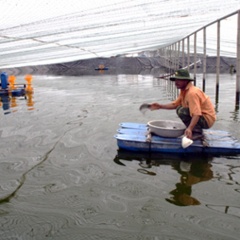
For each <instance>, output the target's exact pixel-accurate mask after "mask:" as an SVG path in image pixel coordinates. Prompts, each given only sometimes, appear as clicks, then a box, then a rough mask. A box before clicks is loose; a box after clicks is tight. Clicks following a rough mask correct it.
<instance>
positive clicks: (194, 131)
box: [149, 69, 216, 139]
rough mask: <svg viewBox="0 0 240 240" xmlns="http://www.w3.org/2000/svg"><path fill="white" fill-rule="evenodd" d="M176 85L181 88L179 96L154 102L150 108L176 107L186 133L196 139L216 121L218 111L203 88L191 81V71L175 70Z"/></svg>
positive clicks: (172, 78) (171, 78)
mask: <svg viewBox="0 0 240 240" xmlns="http://www.w3.org/2000/svg"><path fill="white" fill-rule="evenodd" d="M170 80H171V81H175V85H176V87H177V88H178V89H180V94H179V96H178V98H177V99H176V100H175V101H173V102H171V103H168V104H159V103H152V104H150V107H149V108H150V110H158V109H176V112H177V115H178V116H179V118H180V119H181V120H182V122H183V123H184V124H185V125H186V127H187V128H186V130H185V135H186V137H188V138H190V139H196V138H198V137H199V136H201V134H202V129H208V128H210V127H212V126H213V124H214V122H215V121H216V112H215V109H214V106H213V104H212V102H211V100H210V98H209V96H207V95H206V94H205V93H204V92H203V91H202V90H201V89H199V88H197V87H195V86H194V85H193V84H192V82H191V81H194V79H192V78H190V75H189V72H188V71H187V70H186V69H180V70H178V71H176V72H175V76H174V77H170Z"/></svg>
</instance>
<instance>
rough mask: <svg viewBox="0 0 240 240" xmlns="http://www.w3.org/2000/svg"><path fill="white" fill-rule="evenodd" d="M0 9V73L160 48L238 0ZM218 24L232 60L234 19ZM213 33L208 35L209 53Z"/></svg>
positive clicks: (12, 3)
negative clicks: (5, 70)
mask: <svg viewBox="0 0 240 240" xmlns="http://www.w3.org/2000/svg"><path fill="white" fill-rule="evenodd" d="M0 4H1V16H0V19H1V21H0V68H1V69H3V68H9V67H20V66H32V65H44V64H53V63H62V62H69V61H75V60H81V59H90V58H96V57H111V56H116V55H119V54H121V55H123V54H130V53H131V54H132V53H138V52H142V51H148V50H157V49H161V48H163V47H165V46H168V45H170V44H172V43H174V42H176V41H178V40H180V39H182V38H184V37H185V36H187V35H189V34H191V33H192V32H194V31H196V30H197V29H199V28H201V27H203V26H204V25H206V24H208V23H210V22H212V21H214V20H217V19H219V18H221V17H223V16H226V15H228V14H230V13H232V12H235V11H237V10H238V9H240V0H227V1H219V0H202V1H196V0H127V1H126V0H109V1H107V0H106V1H92V0H51V1H49V0H41V1H39V0H8V1H6V0H0ZM232 19H233V20H232ZM227 23H230V24H227ZM224 25H226V26H225V28H224V29H225V30H224V31H222V32H223V34H224V36H223V42H224V44H223V49H221V50H222V53H223V55H232V54H234V52H236V48H235V44H236V32H237V31H236V26H237V22H236V17H235V18H231V19H230V18H229V19H227V20H224ZM209 29H210V28H209ZM216 32H217V31H216V30H211V31H210V36H209V39H210V45H209V46H208V52H207V53H209V54H211V49H214V47H215V43H216V41H215V37H216ZM200 42H201V40H200ZM200 44H201V43H200ZM207 44H208V43H207ZM224 46H225V47H226V49H224ZM235 56H236V54H235ZM235 56H234V57H235Z"/></svg>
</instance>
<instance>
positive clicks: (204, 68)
mask: <svg viewBox="0 0 240 240" xmlns="http://www.w3.org/2000/svg"><path fill="white" fill-rule="evenodd" d="M206 47H207V44H206V28H203V87H202V88H203V91H205V83H206V66H207V51H206Z"/></svg>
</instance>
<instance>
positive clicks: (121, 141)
mask: <svg viewBox="0 0 240 240" xmlns="http://www.w3.org/2000/svg"><path fill="white" fill-rule="evenodd" d="M114 137H115V138H116V139H117V145H118V147H119V149H123V150H127V151H134V152H158V153H206V154H227V155H233V154H240V143H239V142H238V140H237V139H235V138H234V137H232V136H231V135H230V134H229V133H228V132H226V131H221V130H212V129H207V130H203V137H202V138H201V139H200V140H195V141H194V142H193V144H192V145H190V146H189V147H187V148H183V147H182V144H181V143H182V139H181V137H178V138H167V137H160V136H157V135H154V134H151V140H150V141H149V139H148V125H147V124H141V123H131V122H125V123H121V124H120V128H119V129H118V130H117V134H116V135H115V136H114Z"/></svg>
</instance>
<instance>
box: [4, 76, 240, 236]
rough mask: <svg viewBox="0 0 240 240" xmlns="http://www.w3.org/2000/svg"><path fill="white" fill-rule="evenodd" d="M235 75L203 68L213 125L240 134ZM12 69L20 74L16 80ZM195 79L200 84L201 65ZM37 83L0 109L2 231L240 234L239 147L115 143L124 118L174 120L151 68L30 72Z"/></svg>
mask: <svg viewBox="0 0 240 240" xmlns="http://www.w3.org/2000/svg"><path fill="white" fill-rule="evenodd" d="M235 78H236V76H235V75H229V74H225V75H221V78H220V89H219V97H218V98H216V92H215V76H214V75H207V77H206V86H205V88H206V93H207V94H208V95H209V96H210V97H211V99H212V101H213V102H214V104H216V110H217V116H218V120H217V122H216V124H215V125H214V126H213V128H214V129H220V130H222V129H223V130H226V131H229V132H230V133H231V134H232V135H233V136H234V137H236V138H239V137H240V130H239V125H240V124H239V123H240V120H239V119H240V116H239V111H238V107H237V106H236V105H235V86H236V80H235ZM21 79H23V77H21V76H19V77H18V78H17V82H19V83H20V82H21V81H22V82H23V80H21ZM197 79H198V81H197V86H199V87H202V83H201V75H198V76H197ZM33 88H34V93H33V94H32V95H30V94H29V95H27V96H25V97H18V98H12V99H10V101H9V102H8V101H7V100H6V99H5V103H4V104H3V103H2V105H1V106H2V109H1V110H0V239H1V240H4V239H8V240H9V239H14V240H15V239H24V240H28V239H39V240H43V239H57V240H61V239H63V240H67V239H70V240H74V239H78V240H79V239H84V240H85V239H94V240H96V239H104V240H108V239H109V240H110V239H129V240H130V239H138V240H140V239H148V240H149V239H152V240H157V239H178V240H179V239H191V240H192V239H195V240H196V239H218V240H223V239H224V240H225V239H239V234H240V228H239V226H240V201H239V200H240V185H239V183H240V156H231V157H230V156H212V157H206V156H196V155H195V156H188V157H186V158H185V159H183V158H180V157H178V156H167V155H160V156H159V155H158V156H154V155H152V156H144V155H141V154H131V153H126V152H123V151H118V147H117V143H116V140H115V139H114V137H113V136H114V134H115V133H116V130H117V128H118V125H119V123H121V122H140V123H147V122H148V121H150V120H153V119H169V120H176V119H177V116H176V113H175V111H168V110H161V111H155V112H149V111H147V112H146V113H145V114H144V115H143V114H142V113H141V112H140V111H139V106H140V105H141V104H142V103H144V102H147V103H148V102H153V101H158V102H169V101H170V100H172V99H173V98H175V96H176V95H177V91H176V90H175V89H174V86H173V85H172V83H171V82H168V81H167V80H164V79H160V78H155V77H153V76H151V75H105V74H99V76H74V77H73V76H67V77H66V76H40V75H39V76H38V75H36V76H33Z"/></svg>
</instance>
